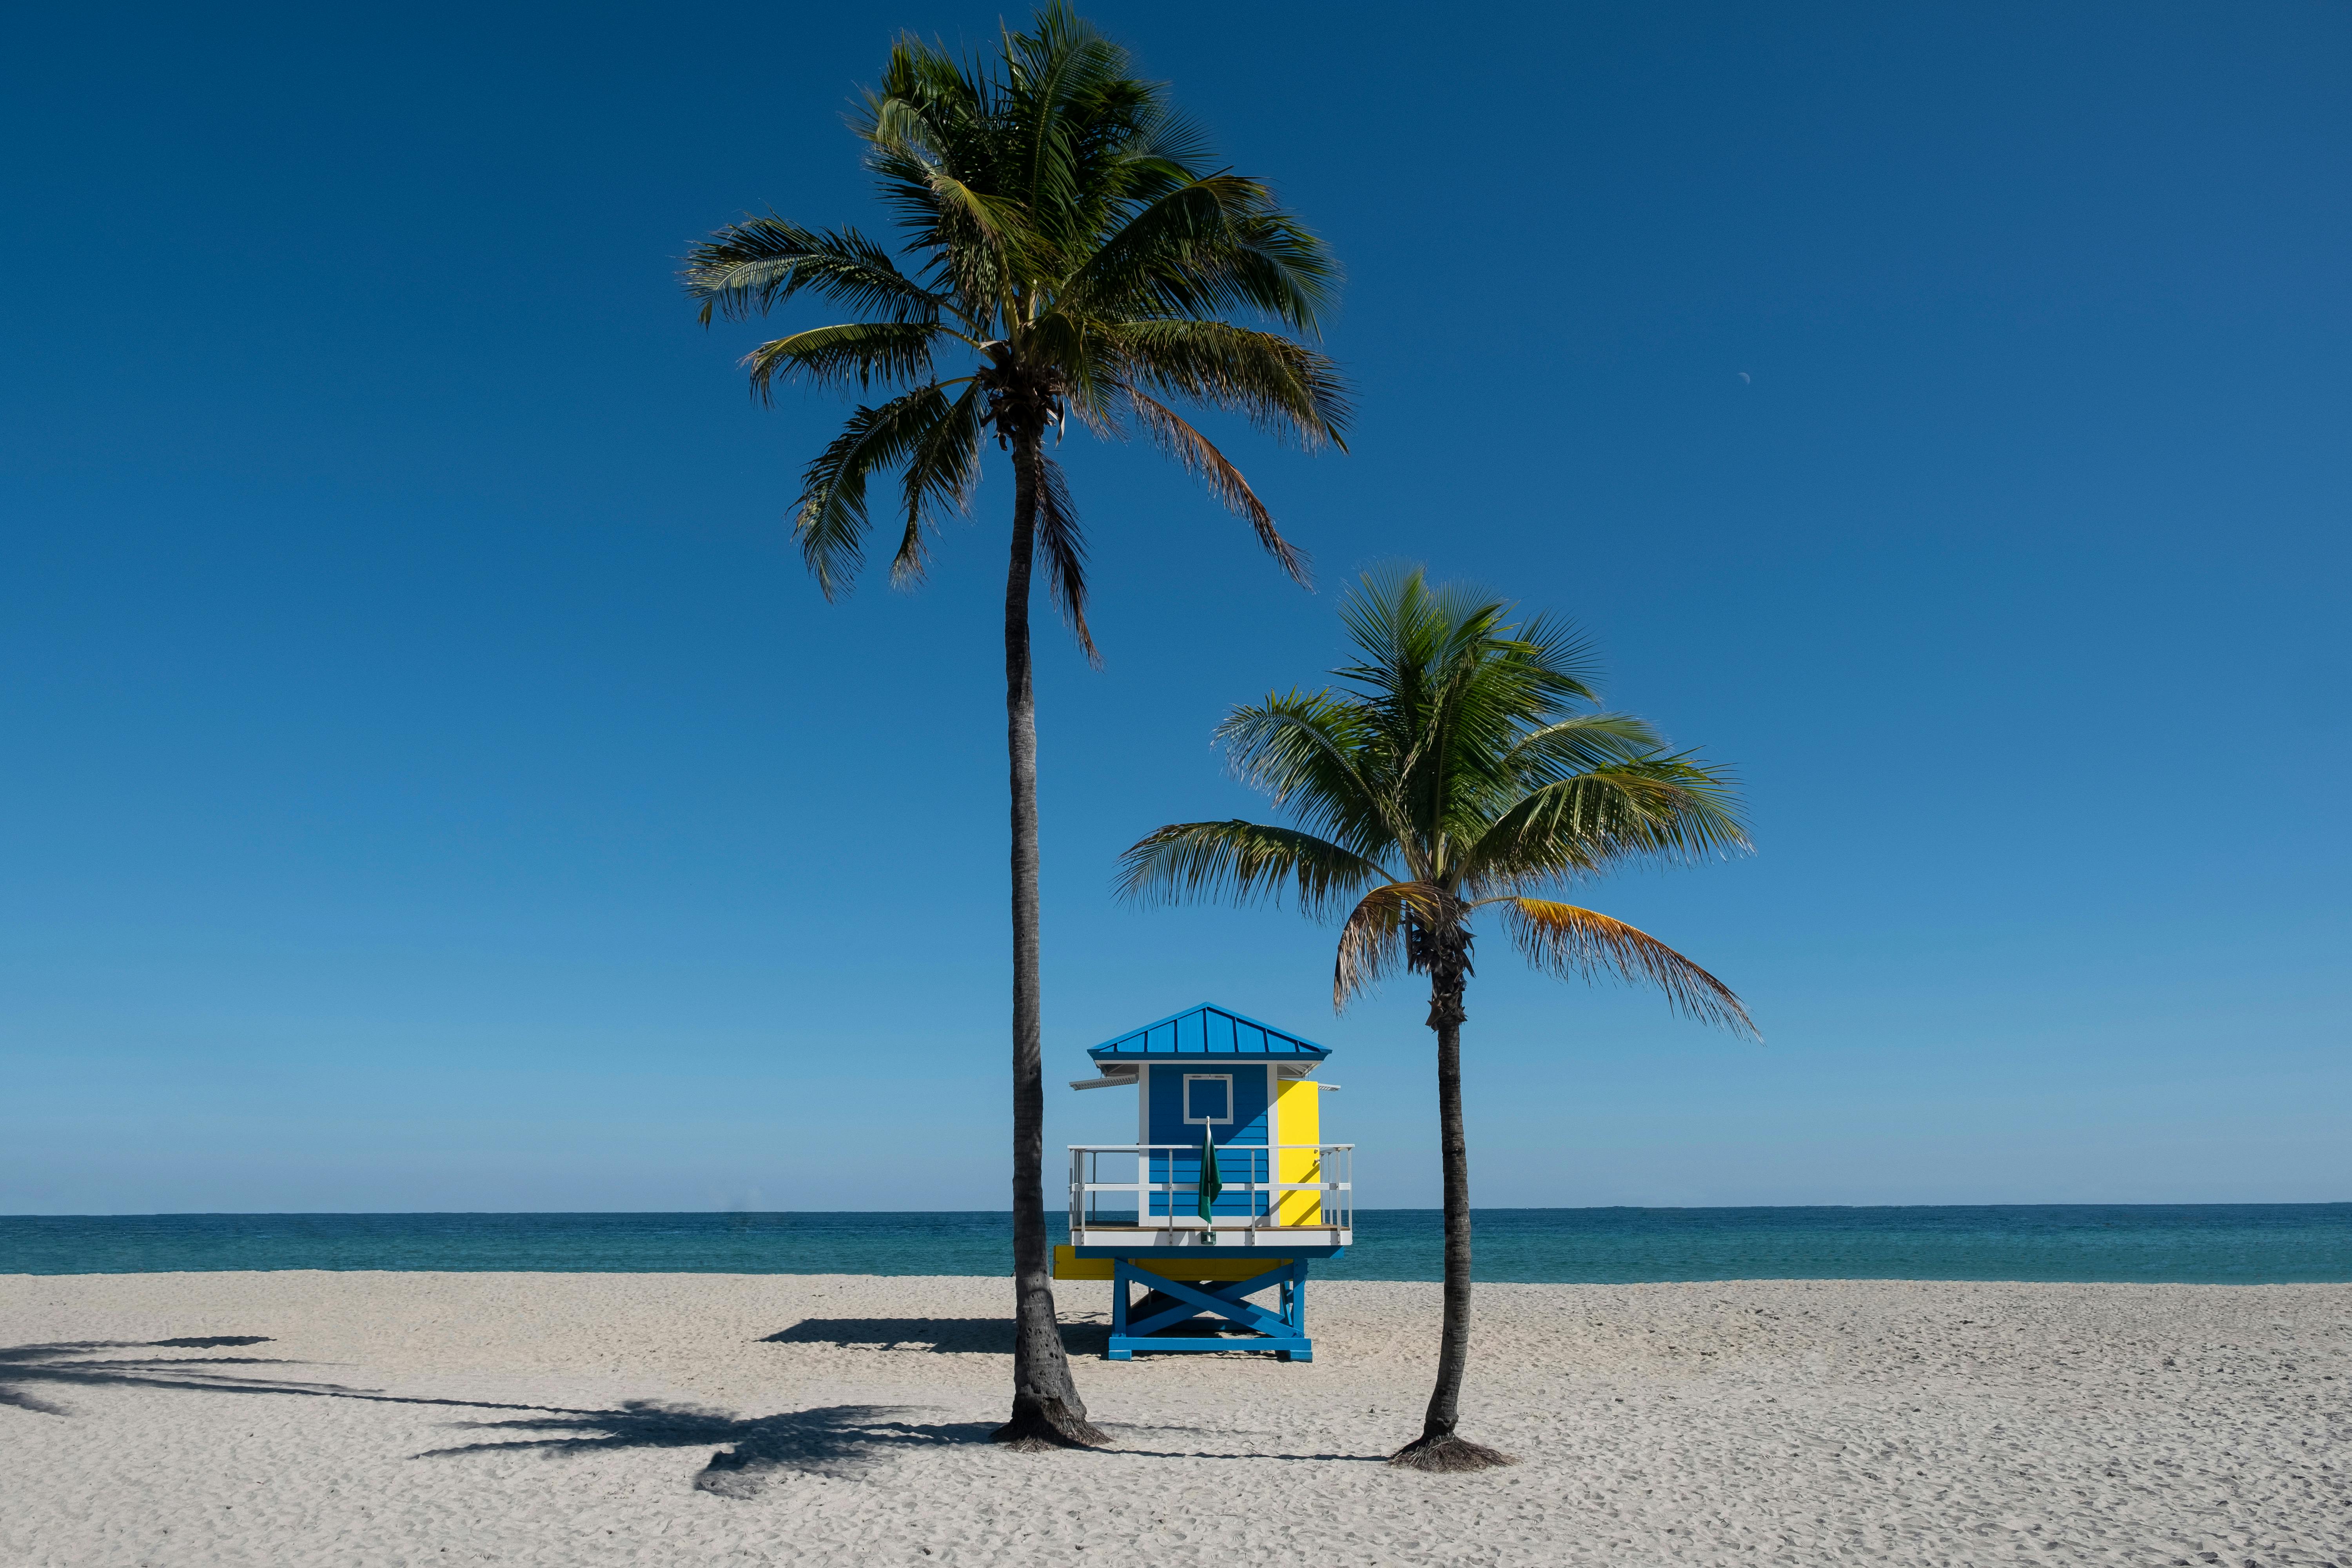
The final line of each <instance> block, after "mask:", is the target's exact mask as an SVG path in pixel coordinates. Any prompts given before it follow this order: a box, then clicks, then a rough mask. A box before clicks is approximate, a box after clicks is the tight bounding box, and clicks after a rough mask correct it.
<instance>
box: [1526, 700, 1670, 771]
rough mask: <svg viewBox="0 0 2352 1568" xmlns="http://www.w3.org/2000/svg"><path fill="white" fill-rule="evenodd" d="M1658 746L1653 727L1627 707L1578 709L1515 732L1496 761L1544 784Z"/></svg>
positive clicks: (1647, 753)
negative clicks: (1621, 710)
mask: <svg viewBox="0 0 2352 1568" xmlns="http://www.w3.org/2000/svg"><path fill="white" fill-rule="evenodd" d="M1660 749H1661V747H1660V743H1659V740H1658V732H1657V731H1656V730H1655V729H1654V728H1653V727H1652V726H1651V724H1650V722H1649V721H1647V720H1644V719H1637V718H1635V717H1634V716H1633V714H1631V713H1580V714H1577V715H1576V716H1574V717H1573V718H1569V719H1562V720H1560V721H1558V722H1557V723H1552V724H1543V725H1538V726H1537V727H1536V728H1534V729H1532V730H1529V731H1526V732H1525V733H1524V734H1521V735H1520V736H1519V737H1518V738H1517V740H1515V741H1513V742H1511V746H1510V750H1509V751H1508V752H1506V753H1505V754H1504V756H1503V760H1502V761H1503V766H1504V768H1505V769H1507V770H1508V771H1509V772H1510V773H1512V774H1514V775H1516V776H1517V777H1518V778H1521V779H1524V780H1525V781H1527V782H1528V784H1549V783H1554V782H1557V781H1558V780H1560V779H1564V778H1568V777H1570V776H1571V775H1573V774H1576V773H1586V772H1589V771H1590V770H1591V769H1593V768H1605V767H1609V766H1612V765H1613V764H1616V763H1628V762H1633V761H1634V760H1635V759H1637V758H1641V757H1645V756H1650V755H1652V754H1654V753H1655V752H1658V751H1659V750H1660Z"/></svg>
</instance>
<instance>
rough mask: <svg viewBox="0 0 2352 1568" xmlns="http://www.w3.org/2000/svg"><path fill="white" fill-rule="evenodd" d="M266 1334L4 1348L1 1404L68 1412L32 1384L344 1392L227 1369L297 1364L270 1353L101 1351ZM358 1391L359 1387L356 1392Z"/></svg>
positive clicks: (262, 1340)
mask: <svg viewBox="0 0 2352 1568" xmlns="http://www.w3.org/2000/svg"><path fill="white" fill-rule="evenodd" d="M268 1342H269V1340H268V1335H266V1334H205V1335H198V1336H195V1337H193V1338H187V1339H174V1340H58V1341H54V1342H50V1343H47V1344H32V1345H6V1346H0V1405H11V1406H14V1407H15V1408H16V1409H19V1410H32V1411H37V1412H39V1413H40V1414H41V1415H66V1414H67V1412H66V1410H65V1408H64V1407H63V1406H62V1405H53V1404H51V1403H50V1402H49V1401H48V1400H46V1399H43V1398H42V1397H40V1396H39V1395H38V1394H35V1393H34V1392H33V1391H32V1389H33V1385H37V1384H47V1385H52V1386H63V1387H71V1386H74V1385H76V1384H79V1385H82V1386H85V1387H88V1386H95V1385H100V1384H115V1385H119V1386H130V1387H145V1388H186V1389H207V1390H210V1391H212V1392H215V1393H225V1394H258V1393H271V1394H323V1393H327V1392H330V1391H338V1392H340V1391H341V1387H340V1385H339V1384H323V1383H283V1382H279V1381H278V1380H276V1379H269V1378H257V1377H255V1376H253V1375H252V1374H250V1373H241V1372H231V1371H226V1370H223V1369H226V1368H231V1367H250V1366H291V1365H294V1364H296V1363H292V1362H290V1361H286V1360H283V1359H279V1358H274V1357H268V1356H231V1355H216V1356H109V1357H106V1358H104V1359H103V1360H94V1359H92V1358H93V1357H96V1356H97V1355H98V1353H99V1352H101V1351H124V1350H131V1351H144V1350H216V1349H219V1348H221V1347H222V1346H226V1345H260V1344H268ZM352 1392H357V1391H355V1390H354V1391H352Z"/></svg>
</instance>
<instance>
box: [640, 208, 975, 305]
mask: <svg viewBox="0 0 2352 1568" xmlns="http://www.w3.org/2000/svg"><path fill="white" fill-rule="evenodd" d="M679 279H680V280H681V281H682V282H684V283H685V285H686V290H687V292H688V294H689V295H691V296H692V297H693V298H695V299H698V300H701V301H702V311H701V319H702V323H703V325H705V326H709V324H710V318H711V314H712V312H713V310H716V311H718V312H719V314H722V315H724V316H726V317H727V319H728V320H730V321H742V320H745V319H747V318H749V317H751V316H753V315H764V314H765V313H766V312H767V311H769V310H772V309H773V308H774V307H775V306H776V305H778V304H780V303H781V302H782V301H783V300H789V299H791V298H792V297H793V295H794V294H797V293H800V292H802V291H803V290H804V289H805V290H807V291H808V292H810V293H814V294H815V295H817V296H818V297H820V298H822V299H825V300H832V301H834V302H835V304H841V305H847V306H849V307H850V308H851V309H853V310H864V311H867V312H870V313H873V314H876V315H879V316H882V317H884V318H886V319H887V320H888V321H895V322H901V323H908V322H932V321H938V320H939V318H940V311H941V310H943V309H945V308H946V307H947V304H948V301H947V300H945V299H943V298H941V297H940V295H938V294H935V293H933V292H932V291H931V290H929V289H925V288H923V287H922V286H921V285H920V284H919V283H917V282H916V281H915V280H914V279H911V278H909V277H908V276H907V275H906V274H905V273H903V272H901V271H899V270H898V263H897V262H896V261H893V260H892V259H891V258H890V253H889V252H888V251H887V250H885V249H883V248H882V247H880V246H878V245H876V244H875V243H874V242H873V241H872V240H870V239H867V238H866V237H865V236H864V235H862V234H860V233H858V232H857V231H856V229H854V228H845V229H839V230H824V229H811V228H803V227H801V226H800V225H798V224H795V223H792V222H789V221H787V220H785V219H783V218H781V217H778V216H775V215H774V214H772V213H771V214H770V215H768V216H766V217H747V218H745V219H743V220H742V221H741V222H740V223H734V224H730V225H729V226H727V227H725V228H722V229H720V230H719V232H718V233H716V234H714V235H712V236H711V237H709V239H707V240H704V241H703V242H702V243H701V244H700V245H698V246H696V247H694V248H693V249H692V250H690V251H688V253H687V258H686V267H685V268H684V270H683V271H681V272H680V273H679Z"/></svg>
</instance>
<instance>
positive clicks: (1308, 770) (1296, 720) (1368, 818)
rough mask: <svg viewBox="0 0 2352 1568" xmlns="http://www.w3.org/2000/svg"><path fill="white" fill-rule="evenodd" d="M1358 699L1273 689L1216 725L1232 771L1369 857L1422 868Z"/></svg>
mask: <svg viewBox="0 0 2352 1568" xmlns="http://www.w3.org/2000/svg"><path fill="white" fill-rule="evenodd" d="M1364 717H1365V716H1364V714H1363V711H1362V710H1361V709H1360V706H1358V705H1357V704H1354V703H1350V702H1349V701H1348V700H1346V699H1344V698H1342V697H1339V696H1338V695H1336V694H1335V693H1332V692H1329V691H1314V692H1303V691H1292V692H1288V693H1270V694H1269V695H1268V696H1267V697H1266V700H1265V701H1264V702H1262V703H1257V704H1255V705H1249V706H1244V707H1240V708H1236V709H1234V710H1233V711H1232V712H1230V713H1228V714H1226V715H1225V718H1224V721H1223V723H1221V724H1219V725H1218V726H1217V731H1216V739H1217V742H1218V743H1219V744H1220V745H1222V746H1223V748H1224V751H1225V761H1226V765H1227V767H1228V768H1229V769H1230V770H1231V771H1232V773H1233V775H1234V778H1236V779H1238V780H1240V781H1241V782H1242V783H1244V784H1248V785H1250V786H1251V787H1252V788H1254V789H1257V790H1261V791H1263V792H1265V794H1266V795H1270V796H1272V797H1273V799H1274V802H1275V804H1276V805H1279V806H1283V807H1285V808H1286V809H1287V810H1289V811H1291V812H1292V813H1294V814H1295V815H1297V816H1299V817H1301V818H1302V819H1304V820H1305V821H1306V822H1307V824H1308V825H1309V826H1312V827H1314V828H1317V829H1318V830H1319V831H1321V832H1323V833H1324V834H1326V835H1328V837H1333V838H1336V839H1338V840H1339V842H1341V843H1343V844H1346V845H1348V846H1349V847H1351V848H1353V849H1354V850H1356V851H1357V852H1358V853H1360V854H1362V855H1365V856H1367V857H1370V856H1373V855H1379V854H1383V853H1391V852H1394V853H1398V854H1401V855H1402V856H1403V858H1404V859H1405V861H1406V864H1407V866H1408V867H1410V868H1413V870H1414V874H1415V875H1419V874H1420V871H1421V867H1420V864H1419V861H1418V859H1417V855H1418V850H1419V846H1418V844H1417V843H1416V836H1415V834H1414V832H1413V826H1412V823H1411V822H1409V821H1408V820H1406V819H1405V817H1404V816H1402V813H1401V812H1400V811H1399V809H1398V803H1397V801H1396V800H1395V798H1394V797H1393V795H1391V794H1390V793H1389V791H1388V790H1387V788H1386V787H1385V785H1386V784H1387V781H1386V780H1385V779H1381V778H1378V777H1376V776H1374V775H1377V774H1378V773H1380V772H1381V764H1382V758H1381V754H1380V752H1379V751H1378V749H1377V747H1376V746H1375V745H1372V744H1368V743H1367V742H1370V741H1371V739H1372V737H1370V735H1369V734H1368V733H1367V730H1366V725H1365V722H1364Z"/></svg>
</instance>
